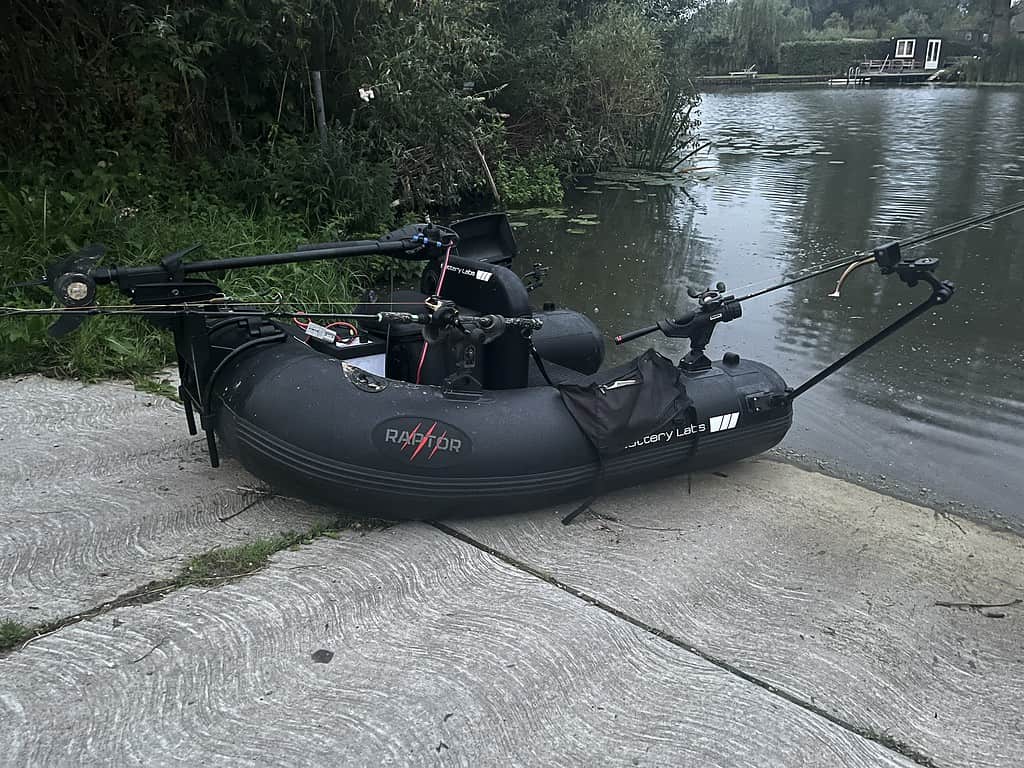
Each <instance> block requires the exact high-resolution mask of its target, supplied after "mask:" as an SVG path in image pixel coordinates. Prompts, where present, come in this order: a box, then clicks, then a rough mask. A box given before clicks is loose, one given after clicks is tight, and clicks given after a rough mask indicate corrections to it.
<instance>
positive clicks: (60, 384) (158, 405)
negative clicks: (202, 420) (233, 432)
mask: <svg viewBox="0 0 1024 768" xmlns="http://www.w3.org/2000/svg"><path fill="white" fill-rule="evenodd" d="M0 451H2V453H3V456H4V461H3V463H2V464H0V620H16V621H20V622H23V623H26V624H41V623H45V622H47V621H50V620H54V619H59V618H63V617H66V616H69V615H73V614H76V613H78V612H79V611H82V610H86V609H88V608H91V607H93V606H95V605H98V604H99V603H102V602H104V601H106V600H110V599H111V598H113V597H116V596H117V595H120V594H123V593H125V592H127V591H129V590H131V589H134V588H137V587H139V586H142V585H144V584H146V583H148V582H150V581H153V580H155V579H163V578H168V577H171V576H173V575H174V574H176V573H177V572H178V571H179V570H180V568H181V567H182V565H183V564H184V563H185V562H186V561H187V560H188V559H189V558H190V557H192V556H194V555H197V554H199V553H201V552H205V551H207V550H209V549H212V548H214V547H217V546H224V545H230V544H239V543H243V542H245V541H248V540H250V539H252V538H253V537H259V536H266V535H270V534H275V533H279V532H281V531H284V530H305V529H308V528H309V527H310V526H311V525H312V524H313V523H315V522H318V521H323V520H326V519H332V518H334V517H336V516H337V512H330V511H327V510H323V509H317V508H314V507H311V506H309V505H305V504H299V505H297V504H295V503H294V502H290V501H287V500H281V499H275V498H269V497H268V496H267V495H266V494H265V493H261V492H260V491H259V490H258V488H259V486H260V484H259V483H258V481H256V480H255V479H254V478H253V477H252V476H251V475H248V474H247V473H245V472H244V471H243V470H241V468H239V467H237V466H236V465H233V464H231V463H230V462H228V463H227V464H226V466H224V467H222V468H220V469H212V468H211V467H210V465H209V459H208V458H207V455H206V452H205V443H204V440H203V439H202V438H194V437H189V435H188V432H187V431H186V429H185V422H184V411H183V409H182V408H181V406H179V405H177V404H176V403H174V402H172V401H170V400H168V399H167V398H164V397H159V396H154V395H149V394H145V393H143V392H137V391H136V390H135V389H133V388H132V387H131V386H130V385H126V384H104V385H101V386H88V387H87V386H83V385H82V384H78V383H75V382H71V381H54V380H52V379H45V378H42V377H38V376H32V377H25V378H20V379H7V380H0ZM252 489H257V490H252Z"/></svg>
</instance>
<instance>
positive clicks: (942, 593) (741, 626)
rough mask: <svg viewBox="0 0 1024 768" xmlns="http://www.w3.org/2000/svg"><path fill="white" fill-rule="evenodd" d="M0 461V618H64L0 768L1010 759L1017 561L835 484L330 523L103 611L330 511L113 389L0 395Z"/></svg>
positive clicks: (942, 523) (24, 648)
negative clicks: (190, 564)
mask: <svg viewBox="0 0 1024 768" xmlns="http://www.w3.org/2000/svg"><path fill="white" fill-rule="evenodd" d="M0 450H2V452H3V457H4V461H3V463H2V464H0V487H2V491H3V493H2V497H0V620H4V619H6V620H16V621H18V622H21V623H24V624H28V625H42V624H45V623H47V622H51V621H54V620H65V621H66V622H67V623H65V625H63V626H62V627H61V628H60V629H57V630H56V631H53V632H52V633H50V634H47V635H45V636H42V637H38V638H37V639H34V640H32V641H31V642H29V643H28V644H27V645H23V644H19V645H17V646H15V647H14V648H13V649H12V650H9V651H7V652H6V653H5V654H3V655H2V656H0V744H2V745H3V747H2V749H0V764H2V765H11V766H29V765H31V766H39V765H136V764H140V765H188V766H192V765H232V766H235V765H357V766H361V765H384V764H390V765H464V766H487V765H501V766H504V765H523V766H546V765H587V766H604V765H626V766H632V765H664V766H803V765H815V766H840V765H842V766H877V765H881V766H914V765H937V766H1019V765H1022V764H1024V642H1022V629H1024V610H1022V609H1024V605H1022V604H1020V603H1019V602H1015V601H1019V600H1020V598H1021V597H1024V571H1022V567H1021V564H1022V559H1024V546H1022V539H1020V538H1018V537H1016V536H1014V535H1012V534H1008V533H1000V532H996V531H993V530H990V529H987V528H984V527H982V526H979V525H977V524H975V523H972V522H969V521H966V520H963V519H958V518H952V517H948V516H943V515H939V514H937V513H935V512H933V511H932V510H929V509H924V508H921V507H917V506H913V505H911V504H908V503H904V502H901V501H896V500H893V499H891V498H889V497H886V496H881V495H878V494H876V493H874V492H871V491H868V490H864V489H862V488H860V487H857V486H854V485H851V484H848V483H845V482H842V481H839V480H834V479H831V478H828V477H825V476H822V475H819V474H813V473H809V472H806V471H803V470H800V469H796V468H794V467H791V466H789V465H786V464H782V463H776V462H772V461H765V460H760V461H751V462H745V463H743V464H740V465H736V466H732V467H728V468H725V469H724V471H722V472H721V473H714V474H701V475H695V476H694V477H693V478H692V484H691V483H688V481H687V479H686V478H683V479H681V480H674V481H670V482H663V483H660V484H656V485H652V486H648V487H644V488H641V489H636V490H632V491H627V492H620V493H616V494H614V495H610V496H608V497H606V498H603V499H601V500H600V501H599V503H597V504H596V505H595V509H596V510H597V511H598V512H599V513H600V515H601V517H596V516H590V517H585V518H583V519H581V520H580V521H578V522H577V523H576V524H574V525H572V526H570V527H568V528H566V527H563V526H562V525H561V524H560V523H559V522H558V514H557V513H558V511H559V510H550V509H549V510H541V511H538V512H535V513H531V514H526V515H520V516H516V517H507V518H499V519H485V520H476V521H450V522H448V523H445V524H440V525H427V524H403V525H398V526H394V527H390V528H384V529H369V530H368V529H365V528H363V529H344V530H341V531H340V532H339V533H338V534H337V537H336V538H319V539H316V540H315V541H314V542H313V543H312V544H309V545H306V546H303V547H300V548H298V549H296V550H294V551H292V550H285V551H282V552H279V553H278V554H276V555H274V556H273V558H272V560H271V563H270V565H269V566H268V567H266V568H265V569H263V570H260V571H258V572H254V573H252V574H250V575H247V576H244V577H243V578H241V579H239V580H237V581H234V582H232V583H229V584H222V585H210V586H208V587H204V586H202V585H200V586H192V587H187V588H183V589H177V590H173V591H170V592H168V593H167V594H166V595H164V596H162V597H161V598H160V599H158V600H155V601H154V602H148V603H144V604H127V605H120V604H119V603H117V602H113V603H112V602H111V601H112V600H114V599H115V598H117V597H118V596H119V595H123V594H125V593H127V592H129V591H131V590H137V589H138V588H140V587H141V586H143V585H145V584H147V583H148V582H150V581H153V580H154V579H166V578H170V577H173V576H174V575H175V574H176V573H178V572H179V571H180V569H181V568H182V566H183V565H184V564H185V563H186V562H187V560H188V559H189V558H190V557H192V556H194V555H196V554H197V553H201V552H203V551H206V550H209V549H210V548H212V547H217V546H227V545H232V544H237V543H241V542H245V541H249V540H252V539H253V538H256V537H261V536H266V535H269V534H272V533H275V532H277V531H280V530H285V529H296V530H298V529H303V528H307V527H309V526H311V525H313V524H314V523H316V522H318V521H322V520H325V519H331V518H332V517H333V514H332V513H330V512H328V511H327V510H323V509H315V508H312V507H309V506H308V505H304V504H301V503H299V502H296V501H294V500H289V499H283V498H275V497H274V496H272V495H269V494H267V493H266V492H263V491H261V490H260V488H259V487H258V485H257V484H256V482H255V481H254V480H253V479H252V478H251V477H249V476H248V475H246V474H245V473H244V472H243V471H241V470H240V469H238V468H237V467H232V466H230V465H229V466H227V467H226V468H222V469H220V470H212V469H210V468H209V466H208V465H207V464H206V458H205V454H204V450H203V446H202V443H201V441H200V440H197V439H195V438H189V437H188V436H187V434H186V433H185V430H184V427H183V424H182V418H181V414H180V409H179V407H178V406H177V405H175V404H174V403H172V402H170V401H168V400H165V399H163V398H160V397H156V396H153V395H147V394H144V393H141V392H136V391H134V390H133V389H131V388H130V387H128V386H124V385H118V384H106V385H101V386H89V387H83V386H82V385H80V384H75V383H71V382H56V381H49V380H45V379H41V378H35V377H29V378H24V379H18V380H6V381H0ZM563 511H564V510H563ZM161 594H162V593H161ZM993 604H1008V605H1002V606H995V607H992V606H993ZM97 606H104V608H103V610H102V611H100V612H99V613H98V614H96V615H94V616H92V618H85V619H81V620H79V619H78V617H80V616H81V614H83V613H85V612H90V611H91V609H95V608H97ZM93 612H94V611H93ZM94 613H95V612H94Z"/></svg>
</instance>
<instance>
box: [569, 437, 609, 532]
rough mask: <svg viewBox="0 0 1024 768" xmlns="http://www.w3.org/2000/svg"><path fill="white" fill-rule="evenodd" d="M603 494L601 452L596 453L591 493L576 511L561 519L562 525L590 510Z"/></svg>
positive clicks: (602, 461) (602, 459)
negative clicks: (595, 474)
mask: <svg viewBox="0 0 1024 768" xmlns="http://www.w3.org/2000/svg"><path fill="white" fill-rule="evenodd" d="M603 492H604V456H602V455H601V452H600V451H598V452H597V479H596V480H595V481H594V490H593V491H592V492H591V494H590V496H588V497H587V500H586V501H584V502H583V503H582V504H580V505H579V506H578V507H576V509H574V510H573V511H572V512H570V513H569V514H568V515H566V516H565V517H563V518H562V525H568V524H569V523H571V522H572V521H573V520H575V519H576V518H577V517H579V516H580V515H581V514H582V513H583V512H586V511H587V510H588V509H590V505H591V504H593V503H594V502H595V501H597V497H598V496H600V495H601V494H602V493H603Z"/></svg>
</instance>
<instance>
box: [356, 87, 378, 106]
mask: <svg viewBox="0 0 1024 768" xmlns="http://www.w3.org/2000/svg"><path fill="white" fill-rule="evenodd" d="M376 96H377V94H376V93H374V92H373V88H372V87H366V88H360V89H359V98H360V99H362V100H363V101H364V102H366V103H367V104H369V103H370V100H371V99H374V98H376Z"/></svg>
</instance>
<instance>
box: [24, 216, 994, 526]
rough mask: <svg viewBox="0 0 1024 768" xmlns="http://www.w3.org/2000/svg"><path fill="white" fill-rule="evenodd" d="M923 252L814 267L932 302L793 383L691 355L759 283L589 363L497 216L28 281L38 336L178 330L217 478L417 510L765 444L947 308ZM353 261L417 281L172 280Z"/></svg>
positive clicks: (568, 491)
mask: <svg viewBox="0 0 1024 768" xmlns="http://www.w3.org/2000/svg"><path fill="white" fill-rule="evenodd" d="M984 218H985V217H976V218H975V219H974V220H968V222H967V223H968V224H970V223H971V222H972V221H973V222H974V223H975V224H976V223H983V221H982V220H983V219H984ZM989 220H991V217H989ZM963 225H964V223H961V226H963ZM947 229H948V228H947ZM925 242H927V238H918V239H916V240H914V241H913V242H911V241H907V242H905V243H903V244H901V243H896V242H894V243H888V244H886V245H884V246H882V247H880V248H877V249H875V250H874V251H872V252H870V253H868V254H866V255H865V254H858V255H857V256H856V257H855V258H852V259H850V258H847V259H845V260H844V261H840V262H835V263H832V264H830V265H827V266H825V267H823V268H821V269H819V270H817V271H816V272H815V273H814V274H821V273H823V272H827V271H832V270H835V269H840V268H844V267H845V269H846V271H845V272H844V273H843V276H842V278H840V284H841V283H842V281H843V280H844V279H845V278H846V277H847V276H848V275H849V273H850V272H851V271H852V270H853V269H855V268H857V267H858V266H863V265H866V264H868V263H873V264H877V265H878V266H879V267H880V268H881V271H882V273H883V274H896V275H898V276H899V278H900V279H901V280H903V281H904V282H905V283H907V284H908V285H910V286H914V285H916V284H918V283H919V282H921V283H925V284H927V285H928V286H930V288H931V295H930V296H929V297H928V299H926V300H925V301H924V302H923V303H921V304H920V305H918V306H917V307H915V308H914V309H913V310H911V311H910V312H908V313H907V314H906V315H904V316H903V317H901V318H900V319H899V320H897V321H896V322H895V323H893V324H892V325H890V326H889V327H887V328H885V329H883V330H882V331H881V332H879V333H878V334H876V335H875V336H874V337H872V338H871V339H869V340H867V341H866V342H864V344H862V345H861V346H860V347H858V348H857V349H855V350H853V351H852V352H850V353H849V354H848V355H845V356H844V357H843V358H841V359H840V360H838V361H836V363H834V364H833V365H831V366H829V367H828V368H826V369H825V370H823V371H822V372H821V373H819V374H818V375H816V376H815V377H812V379H810V380H809V381H807V382H805V383H804V384H802V385H800V386H799V387H797V388H795V389H790V388H788V387H787V385H786V383H785V382H784V381H783V379H782V378H781V377H780V376H779V375H778V374H777V373H776V372H775V371H773V370H772V369H771V368H769V367H768V366H766V365H764V364H762V363H759V362H755V361H753V360H746V359H742V358H740V357H739V356H738V355H735V354H731V353H730V354H727V355H725V356H724V357H723V358H722V359H721V360H715V361H712V360H711V359H709V357H708V356H707V355H706V347H707V345H708V343H709V341H710V339H711V336H712V333H713V331H714V329H715V327H716V326H717V324H718V323H720V322H729V321H732V320H735V319H737V318H739V317H740V316H741V314H742V309H741V302H743V301H745V300H747V299H750V298H753V297H754V296H758V295H761V294H762V293H764V292H766V291H758V292H757V293H753V294H750V295H747V296H740V297H736V296H733V295H730V294H728V293H726V291H725V286H724V285H722V284H718V285H717V286H716V287H715V288H712V289H709V290H705V291H692V292H691V294H690V295H691V296H692V297H693V298H694V300H695V302H696V308H695V309H694V310H693V311H692V312H690V313H688V314H687V315H685V316H683V317H681V318H677V319H675V320H663V321H661V322H659V323H657V324H655V325H651V326H649V327H647V328H643V329H640V330H638V331H635V332H632V333H627V334H623V335H621V336H617V337H615V341H616V343H625V342H627V341H630V340H632V339H635V338H639V337H641V336H643V335H645V334H648V333H652V332H655V331H660V332H662V333H664V334H665V335H667V336H670V337H674V338H687V339H689V340H690V351H689V352H688V354H687V355H686V356H685V357H683V359H682V360H680V361H678V363H673V362H672V361H669V360H667V359H666V358H664V357H663V356H661V355H659V354H658V353H657V352H655V351H654V350H648V351H647V352H645V353H644V354H642V355H640V356H639V357H637V358H636V359H634V360H632V361H631V362H629V363H627V364H625V365H622V366H619V367H617V368H612V369H608V370H601V368H600V366H601V364H602V362H603V358H604V344H603V339H602V336H601V333H600V331H599V330H598V329H597V328H596V327H595V325H594V324H593V323H592V322H591V321H590V320H589V319H588V318H586V317H585V316H583V315H581V314H579V313H576V312H573V311H570V310H567V309H559V308H556V307H553V306H550V305H548V306H545V307H544V308H543V309H541V310H539V311H538V310H535V309H533V308H532V307H531V305H530V298H529V294H530V290H531V289H532V288H533V287H535V286H536V285H537V284H538V283H539V281H540V280H542V279H543V274H544V270H543V268H541V267H540V265H534V269H533V270H532V271H531V272H530V273H529V274H528V275H526V276H525V277H524V278H520V277H519V276H517V274H516V273H515V272H514V271H513V270H512V266H513V260H514V258H515V256H516V245H515V240H514V237H513V234H512V230H511V228H510V227H509V224H508V221H507V219H506V217H505V216H504V215H502V214H491V215H485V216H478V217H474V218H471V219H466V220H464V221H461V222H457V223H455V224H453V225H451V227H438V226H433V225H415V226H410V227H406V228H403V229H401V230H397V231H395V232H392V233H390V234H389V235H387V236H385V237H383V238H381V239H380V240H373V241H368V240H363V241H353V242H345V243H325V244H317V245H311V246H304V247H302V248H300V249H299V250H297V251H295V252H292V253H284V254H267V255H263V256H252V257H240V258H231V259H220V260H212V261H188V260H186V258H185V257H186V256H188V255H189V253H191V249H189V250H186V251H182V252H178V253H175V254H171V255H170V256H168V257H166V258H164V259H163V260H162V262H161V263H160V264H159V265H155V266H152V267H131V268H119V267H100V266H98V265H97V260H98V258H99V255H100V253H101V250H100V249H97V248H94V249H86V250H85V251H82V252H79V253H77V254H74V255H71V256H69V257H68V258H66V259H65V260H63V261H62V262H61V263H59V264H56V265H54V266H53V267H52V268H51V269H50V270H49V272H48V274H47V276H46V277H45V278H44V279H43V280H41V281H39V282H40V283H41V284H45V285H46V286H48V287H49V288H51V289H52V290H53V292H54V293H55V294H56V296H57V298H58V300H59V301H60V303H61V304H62V305H63V306H62V308H60V309H55V310H52V312H53V313H54V314H59V315H60V318H59V320H58V321H57V323H56V324H55V326H54V328H53V329H52V330H53V332H55V333H64V332H67V331H69V330H71V329H73V328H74V327H75V326H76V325H77V324H78V323H80V322H82V320H83V319H84V318H85V317H87V316H89V315H93V314H123V313H125V310H123V309H120V310H119V309H116V308H104V307H101V306H98V305H97V304H96V300H95V299H96V290H97V285H102V284H113V285H115V286H117V287H118V288H119V289H120V290H121V291H122V292H123V293H125V294H126V295H127V296H129V297H130V298H131V301H132V303H133V304H134V305H136V307H135V309H133V310H132V311H133V312H134V313H136V314H143V315H144V316H145V317H146V318H147V319H149V320H150V321H152V322H153V323H156V324H158V325H161V326H163V327H165V328H167V329H169V330H171V331H173V333H174V337H175V343H176V347H177V351H178V367H179V371H180V375H181V387H180V390H179V391H180V395H181V399H182V402H183V403H184V406H185V413H186V417H187V419H188V426H189V429H190V431H191V432H192V433H193V434H196V433H197V432H198V431H199V430H202V431H204V432H205V435H206V439H207V444H208V447H209V452H210V458H211V461H212V462H213V464H214V465H215V466H216V465H217V464H218V463H219V455H220V452H221V451H224V452H225V453H228V454H231V455H233V456H235V457H237V458H238V459H239V460H240V461H241V463H242V464H243V465H244V466H245V467H246V469H248V470H249V471H250V472H251V473H252V474H253V475H255V476H256V477H258V478H261V479H262V480H265V481H266V482H268V483H269V484H271V485H272V486H273V487H274V488H276V489H279V490H280V491H282V492H284V493H286V494H289V495H294V496H298V497H301V498H304V499H308V500H310V501H314V502H318V503H324V504H329V505H338V506H343V507H346V508H349V509H352V510H356V511H359V512H362V513H365V514H368V515H373V516H378V517H388V518H417V519H427V518H435V517H440V516H449V515H477V514H493V513H498V512H507V511H513V510H521V509H527V508H531V507H537V506H542V505H550V504H557V503H562V502H567V501H572V500H583V499H588V498H591V497H593V496H594V495H596V494H599V493H601V492H604V491H607V490H611V489H615V488H620V487H624V486H628V485H633V484H637V483H643V482H645V481H649V480H652V479H655V478H660V477H665V476H668V475H673V474H679V473H684V472H689V471H692V470H697V469H703V468H708V467H713V466H715V465H720V464H724V463H727V462H731V461H736V460H737V459H742V458H744V457H748V456H753V455H755V454H758V453H761V452H763V451H766V450H768V449H769V448H771V447H772V446H774V445H776V444H777V443H778V442H779V441H780V440H782V438H783V437H784V436H785V434H786V432H787V430H788V429H789V427H790V425H791V422H792V404H793V401H794V399H795V398H796V397H798V396H799V395H800V394H801V393H802V392H804V391H806V390H807V389H808V388H810V387H812V386H814V385H815V384H817V383H818V382H819V381H821V380H822V379H824V378H825V377H826V376H828V375H830V374H831V373H833V372H835V371H836V370H838V369H839V368H840V367H842V366H843V365H845V364H846V363H848V362H849V361H850V360H852V359H853V358H854V357H856V356H857V355H859V354H861V353H862V352H864V351H865V350H867V349H868V348H870V347H871V346H873V345H874V344H876V343H878V342H879V341H881V340H882V339H884V338H885V337H886V336H887V335H889V334H890V333H892V332H894V331H895V330H897V329H898V328H900V327H902V325H904V324H905V323H907V322H909V321H910V320H912V319H913V318H914V317H916V316H917V315H919V314H921V313H923V312H925V311H927V310H928V309H930V308H932V307H934V306H935V305H938V304H942V303H944V302H945V301H947V300H948V299H949V298H950V296H951V295H952V293H953V286H952V285H951V284H949V283H947V282H942V281H939V280H937V279H936V278H935V277H934V275H933V272H934V269H935V266H936V261H935V260H934V259H916V260H907V259H905V258H904V257H903V256H902V254H901V245H902V247H903V248H904V249H905V248H908V247H913V246H915V245H920V244H924V243H925ZM370 254H383V255H390V256H393V257H395V258H402V259H416V260H421V261H423V262H424V269H423V272H422V278H421V284H420V286H419V287H420V290H419V291H396V292H394V293H391V294H384V295H374V294H370V295H367V296H366V297H365V300H364V301H363V303H362V304H361V305H360V306H358V307H356V308H355V309H354V311H352V312H340V313H309V312H298V311H293V310H286V309H283V308H282V307H280V306H273V307H270V308H268V307H267V305H252V304H239V303H237V302H232V301H230V300H227V299H226V298H225V297H224V296H223V295H222V293H221V291H220V288H219V287H218V286H217V285H216V283H214V282H212V281H210V280H209V279H206V278H196V277H189V275H196V274H204V275H210V274H215V273H218V272H223V271H226V270H231V269H240V268H251V267H259V266H266V265H271V264H279V263H290V262H304V261H311V260H315V259H338V258H344V257H348V256H356V255H370ZM810 276H813V275H803V276H800V277H795V278H792V279H789V280H787V281H784V282H782V283H780V284H779V285H778V286H776V287H784V286H786V285H790V284H792V283H793V282H796V281H798V280H803V279H806V278H807V277H810ZM769 290H770V289H769ZM19 311H20V312H30V311H33V310H19ZM44 311H45V310H44ZM8 314H9V313H8ZM581 508H582V507H581Z"/></svg>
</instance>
